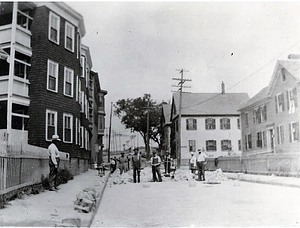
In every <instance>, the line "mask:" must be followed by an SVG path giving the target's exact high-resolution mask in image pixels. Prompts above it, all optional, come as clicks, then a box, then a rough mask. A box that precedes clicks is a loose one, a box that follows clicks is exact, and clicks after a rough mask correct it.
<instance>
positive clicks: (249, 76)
mask: <svg viewBox="0 0 300 228" xmlns="http://www.w3.org/2000/svg"><path fill="white" fill-rule="evenodd" d="M299 43H300V41H299V42H297V43H295V44H293V45H292V46H290V47H289V48H288V49H286V50H285V51H283V52H281V53H280V54H279V55H278V56H277V57H276V58H274V59H272V60H271V61H269V62H268V63H267V64H266V65H264V66H263V67H261V68H259V69H258V70H256V71H254V72H253V73H251V74H250V75H248V76H247V77H245V78H244V79H242V80H240V81H238V82H237V83H236V84H234V85H233V86H231V87H229V88H228V89H227V90H231V89H233V88H234V87H236V86H237V85H238V84H240V83H241V82H243V81H245V80H247V79H249V78H251V77H252V76H253V75H255V74H256V73H258V72H259V71H261V70H263V69H264V68H266V67H267V66H268V65H269V64H271V63H272V62H273V61H275V60H277V59H278V58H279V57H280V56H281V55H282V54H284V53H285V52H286V51H288V50H290V49H291V48H293V47H294V46H296V45H297V44H299ZM220 95H222V94H221V93H220V94H217V95H215V96H213V97H211V98H208V99H206V100H204V101H201V102H200V103H197V104H195V105H190V106H186V107H182V109H183V108H190V107H195V106H198V105H201V104H203V103H205V102H207V101H209V100H212V99H214V98H216V97H218V96H220Z"/></svg>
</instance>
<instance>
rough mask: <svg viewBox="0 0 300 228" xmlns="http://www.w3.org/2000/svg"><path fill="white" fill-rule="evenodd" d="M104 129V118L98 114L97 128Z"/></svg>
mask: <svg viewBox="0 0 300 228" xmlns="http://www.w3.org/2000/svg"><path fill="white" fill-rule="evenodd" d="M103 129H104V118H103V116H98V130H103Z"/></svg>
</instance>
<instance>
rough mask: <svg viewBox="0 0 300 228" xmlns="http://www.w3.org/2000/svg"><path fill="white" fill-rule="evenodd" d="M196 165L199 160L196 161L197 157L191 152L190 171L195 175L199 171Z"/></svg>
mask: <svg viewBox="0 0 300 228" xmlns="http://www.w3.org/2000/svg"><path fill="white" fill-rule="evenodd" d="M196 163H197V159H196V157H195V156H194V152H191V158H190V170H191V172H192V173H194V172H195V170H196V169H197V166H196Z"/></svg>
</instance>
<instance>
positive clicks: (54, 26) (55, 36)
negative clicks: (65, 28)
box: [48, 12, 60, 44]
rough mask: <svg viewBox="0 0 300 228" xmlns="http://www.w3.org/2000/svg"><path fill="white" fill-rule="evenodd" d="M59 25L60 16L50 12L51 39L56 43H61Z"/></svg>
mask: <svg viewBox="0 0 300 228" xmlns="http://www.w3.org/2000/svg"><path fill="white" fill-rule="evenodd" d="M59 27H60V17H59V16H57V15H56V14H54V13H52V12H50V15H49V37H48V38H49V40H51V41H53V42H54V43H56V44H59Z"/></svg>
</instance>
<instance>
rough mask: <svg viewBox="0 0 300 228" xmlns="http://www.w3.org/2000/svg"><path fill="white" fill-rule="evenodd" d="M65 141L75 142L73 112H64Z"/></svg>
mask: <svg viewBox="0 0 300 228" xmlns="http://www.w3.org/2000/svg"><path fill="white" fill-rule="evenodd" d="M63 118H64V119H63V128H64V134H63V141H64V142H66V143H72V142H73V137H72V135H73V116H72V115H71V114H65V113H64V114H63Z"/></svg>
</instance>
